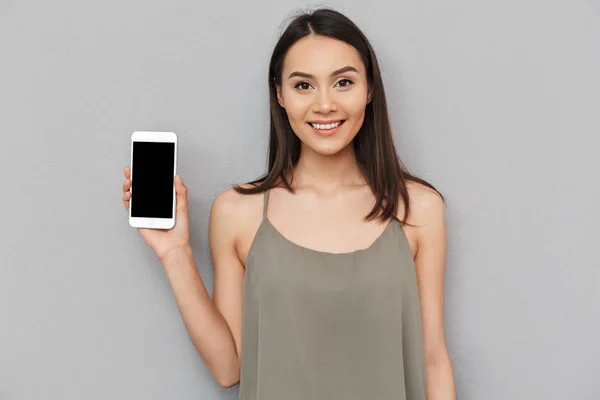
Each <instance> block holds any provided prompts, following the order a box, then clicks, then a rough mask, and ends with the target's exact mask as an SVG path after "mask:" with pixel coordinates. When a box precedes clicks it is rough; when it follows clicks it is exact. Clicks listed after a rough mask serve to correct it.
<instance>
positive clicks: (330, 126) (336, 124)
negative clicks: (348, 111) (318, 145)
mask: <svg viewBox="0 0 600 400" xmlns="http://www.w3.org/2000/svg"><path fill="white" fill-rule="evenodd" d="M341 122H342V121H338V122H334V123H333V124H327V125H321V124H312V123H311V125H312V126H314V127H315V128H317V129H322V130H323V129H324V130H327V129H333V128H336V127H337V126H338V125H339V124H340V123H341Z"/></svg>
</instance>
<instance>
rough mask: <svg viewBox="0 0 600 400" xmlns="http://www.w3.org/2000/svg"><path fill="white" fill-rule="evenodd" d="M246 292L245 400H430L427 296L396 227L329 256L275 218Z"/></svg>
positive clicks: (253, 252)
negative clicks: (292, 236) (296, 238)
mask: <svg viewBox="0 0 600 400" xmlns="http://www.w3.org/2000/svg"><path fill="white" fill-rule="evenodd" d="M267 201H268V191H267V192H265V197H264V210H263V220H262V222H261V224H260V226H259V228H258V230H257V232H256V236H255V237H254V240H253V242H252V245H251V246H250V250H249V253H248V260H247V263H246V275H245V277H244V286H243V292H244V293H243V311H242V350H241V375H240V396H239V399H240V400H332V399H340V400H425V396H426V390H425V383H426V380H425V360H424V358H425V357H424V348H423V333H422V325H421V324H422V322H421V313H420V307H419V294H418V287H417V279H416V272H415V265H414V262H413V257H412V253H411V250H410V246H409V242H408V240H407V237H406V235H405V232H404V230H403V228H402V224H401V223H400V222H398V221H396V220H390V222H389V223H388V225H387V226H386V228H385V230H384V231H383V233H382V234H381V235H380V236H379V237H378V238H377V239H376V240H375V242H374V243H373V244H372V245H371V246H369V247H368V248H366V249H361V250H356V251H353V252H349V253H327V252H322V251H318V250H313V249H309V248H306V247H302V246H300V245H298V244H295V243H293V242H291V241H289V240H288V239H286V238H285V237H284V236H283V235H282V234H281V233H280V232H279V231H277V229H276V228H275V227H274V226H273V225H272V224H271V222H270V221H269V219H268V218H267V216H266V211H267Z"/></svg>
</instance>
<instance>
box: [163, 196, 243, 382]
mask: <svg viewBox="0 0 600 400" xmlns="http://www.w3.org/2000/svg"><path fill="white" fill-rule="evenodd" d="M231 197H232V195H231V193H228V192H225V193H224V194H222V195H221V196H219V197H218V198H217V199H216V200H215V202H214V203H213V206H212V208H211V213H210V222H209V242H210V250H211V256H212V260H213V265H214V271H215V274H214V290H213V299H214V300H211V298H210V296H209V295H208V292H207V291H206V288H205V286H204V283H203V282H202V279H201V277H200V274H199V273H198V270H197V268H196V263H195V261H194V258H193V255H192V250H191V248H190V247H185V248H181V249H179V250H173V251H171V252H169V253H168V254H166V255H165V257H163V259H161V262H162V263H163V266H164V268H165V271H166V273H167V277H168V279H169V282H170V284H171V287H172V289H173V293H174V295H175V300H176V303H177V306H178V307H179V311H180V313H181V316H182V318H183V322H184V324H185V327H186V329H187V331H188V333H189V336H190V338H191V340H192V342H193V344H194V346H195V347H196V350H197V351H198V353H199V354H200V356H201V357H202V359H203V361H204V363H205V365H206V366H207V368H208V369H209V371H210V372H211V374H212V375H213V377H214V378H215V380H216V381H217V382H218V383H219V384H220V385H221V386H223V387H231V386H233V385H235V384H236V383H237V382H239V375H240V356H239V355H240V351H241V350H240V348H241V310H242V283H243V278H244V268H243V266H242V264H241V262H240V261H239V259H238V257H237V253H236V251H235V243H236V234H237V233H236V227H237V226H239V224H237V225H236V224H235V221H236V218H235V215H233V211H234V210H235V207H234V205H233V204H231V200H230V198H231Z"/></svg>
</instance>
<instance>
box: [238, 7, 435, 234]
mask: <svg viewBox="0 0 600 400" xmlns="http://www.w3.org/2000/svg"><path fill="white" fill-rule="evenodd" d="M308 35H320V36H326V37H330V38H333V39H337V40H340V41H343V42H346V43H348V44H349V45H351V46H353V47H354V48H355V49H356V50H357V51H358V53H359V54H360V57H361V59H362V61H363V63H364V65H365V69H366V72H367V80H368V82H369V84H370V85H369V87H371V88H372V100H371V101H370V102H369V103H368V104H367V106H366V109H365V118H364V122H363V125H362V127H361V128H360V130H359V131H358V133H357V134H356V137H355V138H354V140H353V141H352V144H353V146H354V151H355V153H356V159H357V162H358V165H359V168H360V169H361V171H362V172H363V174H364V176H365V179H366V181H367V183H368V184H369V186H370V187H371V190H372V191H373V193H374V195H375V198H376V202H375V205H374V206H373V209H372V210H371V211H370V212H369V214H368V215H366V216H365V219H366V220H367V221H370V220H372V219H374V218H376V217H379V218H380V219H381V220H383V221H386V220H388V219H390V218H392V219H396V220H398V218H397V217H396V214H397V212H398V207H399V198H398V197H399V196H401V197H402V200H403V203H404V211H405V212H404V218H403V220H402V221H401V222H402V223H403V224H406V223H407V222H406V221H407V220H408V216H409V213H410V202H409V195H408V190H407V187H406V182H407V181H415V182H419V183H421V184H423V185H425V186H427V187H429V188H431V189H433V190H435V191H436V192H437V193H438V194H439V195H440V196H441V197H442V200H444V197H443V196H442V194H441V193H440V192H439V191H438V190H437V189H436V188H435V187H433V186H432V185H431V184H430V183H428V182H426V181H424V180H423V179H420V178H418V177H416V176H414V175H412V174H410V173H409V172H408V171H407V169H406V168H405V167H404V165H403V164H402V162H401V161H400V159H399V158H398V155H397V153H396V149H395V147H394V141H393V137H392V129H391V126H390V122H389V119H388V112H387V103H386V99H385V91H384V89H383V81H382V79H381V72H380V70H379V65H378V64H377V57H376V56H375V52H374V50H373V48H372V47H371V44H370V43H369V41H368V40H367V38H366V37H365V35H364V34H363V33H362V32H361V30H360V29H359V28H358V27H357V26H356V25H355V24H354V23H353V22H352V21H351V20H350V19H348V18H347V17H346V16H344V15H343V14H341V13H340V12H338V11H335V10H333V9H331V8H319V9H316V10H314V11H307V12H302V13H300V14H298V15H297V16H295V18H294V19H293V20H292V21H291V22H290V23H289V25H288V26H287V28H286V29H285V31H284V32H283V33H282V35H281V37H280V38H279V40H278V42H277V44H276V45H275V49H274V50H273V54H272V55H271V61H270V64H269V97H270V105H271V128H270V134H269V155H268V163H269V164H268V172H267V173H266V174H265V175H264V176H262V177H260V178H259V179H256V180H254V181H251V182H248V183H247V185H249V186H247V187H242V186H240V185H235V186H234V189H235V190H236V191H237V192H238V193H242V194H255V193H261V192H264V191H265V190H268V189H270V188H273V187H276V186H279V185H281V184H283V186H284V187H285V188H286V189H287V190H288V191H290V192H291V193H295V191H294V189H293V188H292V187H291V180H288V178H287V177H288V176H292V171H293V168H294V167H295V166H296V164H297V162H298V159H299V158H300V148H301V146H300V139H298V137H297V136H296V134H295V133H294V131H293V130H292V127H291V126H290V123H289V120H288V118H287V114H286V112H285V109H284V108H282V107H281V106H280V105H279V103H278V101H277V87H276V85H278V86H280V85H281V74H282V69H283V60H284V57H285V55H286V53H287V51H288V50H289V48H290V47H291V46H292V45H293V44H294V43H296V42H297V41H298V40H300V39H302V38H303V37H305V36H308ZM409 225H410V224H409Z"/></svg>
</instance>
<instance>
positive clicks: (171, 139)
mask: <svg viewBox="0 0 600 400" xmlns="http://www.w3.org/2000/svg"><path fill="white" fill-rule="evenodd" d="M134 142H168V143H175V157H174V158H173V163H174V165H173V177H175V175H176V174H177V143H178V140H177V134H176V133H175V132H153V131H135V132H133V133H132V134H131V158H130V163H129V165H130V166H131V167H130V168H131V176H130V179H131V182H132V186H131V198H130V199H129V225H131V226H132V227H134V228H152V229H171V228H173V227H174V226H175V210H176V204H175V201H176V193H175V184H174V183H173V218H141V217H132V216H131V205H132V202H133V201H134V199H135V196H133V188H134V185H133V174H134V173H135V168H134V167H133V143H134Z"/></svg>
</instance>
